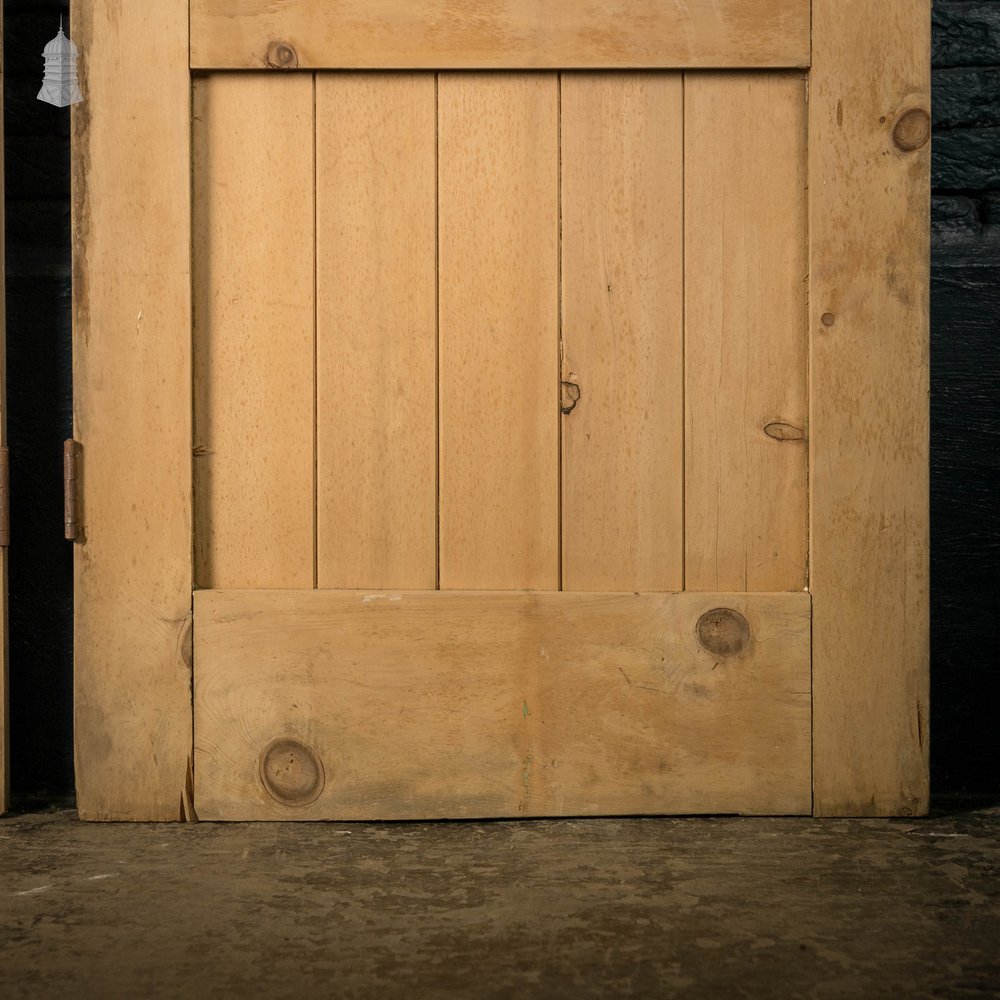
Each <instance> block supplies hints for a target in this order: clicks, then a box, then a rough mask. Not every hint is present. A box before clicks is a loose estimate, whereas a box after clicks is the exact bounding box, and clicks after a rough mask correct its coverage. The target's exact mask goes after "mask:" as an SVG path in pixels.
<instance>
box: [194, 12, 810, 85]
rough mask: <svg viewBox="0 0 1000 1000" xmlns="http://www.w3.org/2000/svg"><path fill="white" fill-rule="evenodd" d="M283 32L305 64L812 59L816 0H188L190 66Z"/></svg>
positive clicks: (213, 63)
mask: <svg viewBox="0 0 1000 1000" xmlns="http://www.w3.org/2000/svg"><path fill="white" fill-rule="evenodd" d="M276 40H280V41H281V43H283V44H284V45H286V46H287V47H288V49H289V50H290V52H291V55H287V54H285V55H283V56H282V57H281V58H280V59H279V60H278V61H279V64H280V65H287V64H292V65H297V66H299V67H300V68H309V69H324V68H327V69H338V68H342V69H572V68H578V69H587V68H589V69H639V68H670V67H692V68H693V67H732V66H741V67H758V68H763V67H774V66H807V65H808V64H809V2H808V0H686V2H684V3H664V2H662V0H599V2H596V3H588V4H580V3H578V2H577V0H548V2H545V3H542V2H540V0H493V2H490V3H482V2H481V0H378V2H375V3H373V2H371V0H342V2H340V3H338V4H337V5H336V8H335V10H334V11H331V7H330V4H329V3H327V2H326V0H284V2H283V3H281V4H275V3H273V0H192V4H191V65H192V67H195V68H199V69H259V68H261V67H264V66H268V65H271V64H273V63H274V61H275V56H274V49H273V48H271V46H272V45H273V43H274V42H275V41H276ZM269 48H270V52H271V55H270V61H269Z"/></svg>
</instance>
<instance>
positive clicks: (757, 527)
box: [685, 73, 808, 591]
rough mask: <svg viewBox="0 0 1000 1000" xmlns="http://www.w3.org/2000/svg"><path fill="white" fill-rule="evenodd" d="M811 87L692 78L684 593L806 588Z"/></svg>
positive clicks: (775, 77)
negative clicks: (808, 96) (808, 109)
mask: <svg viewBox="0 0 1000 1000" xmlns="http://www.w3.org/2000/svg"><path fill="white" fill-rule="evenodd" d="M805 140H806V84H805V80H804V79H803V78H802V77H801V76H800V75H799V74H784V73H782V74H754V73H725V74H723V73H706V74H688V75H687V76H686V78H685V206H686V207H685V248H686V249H685V254H686V256H685V269H686V270H685V274H686V281H685V287H686V292H685V300H686V320H685V326H686V332H685V382H686V412H687V416H686V443H685V464H686V488H685V520H686V543H685V544H686V586H687V588H688V589H689V590H735V591H778V590H801V589H802V588H803V587H804V586H805V585H806V549H807V537H808V536H807V481H806V480H807V469H806V460H807V456H806V445H805V436H806V406H807V403H806V379H807V350H808V349H807V336H806V329H807V312H806V310H807V304H806V290H807V285H806V281H807V274H806V269H807V235H806V219H807V212H806V141H805Z"/></svg>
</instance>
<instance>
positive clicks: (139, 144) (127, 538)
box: [72, 0, 191, 820]
mask: <svg viewBox="0 0 1000 1000" xmlns="http://www.w3.org/2000/svg"><path fill="white" fill-rule="evenodd" d="M72 36H73V38H74V41H76V43H77V44H78V45H79V48H80V52H81V59H80V68H81V78H82V79H81V83H82V87H83V92H84V94H85V95H86V98H87V99H86V101H85V102H84V103H82V104H79V105H76V106H75V107H74V108H73V153H74V155H73V248H74V261H73V263H74V269H73V317H74V318H73V326H74V331H73V333H74V335H73V346H74V351H73V354H74V390H75V391H74V411H75V435H76V437H77V439H78V440H80V441H81V442H82V445H83V476H84V481H83V490H84V493H83V500H84V506H83V527H84V532H85V537H84V539H83V540H82V544H79V545H77V546H76V560H75V564H76V571H75V600H76V626H75V627H76V634H75V694H76V699H75V730H76V781H77V807H78V809H79V812H80V815H81V816H82V817H83V818H85V819H131V820H170V819H174V820H176V819H178V818H179V817H180V816H181V814H182V809H183V802H184V799H185V796H186V794H187V791H188V780H187V779H188V774H189V766H190V764H189V761H190V754H191V652H190V649H191V617H190V613H191V338H190V329H191V311H190V286H191V275H190V252H191V235H190V234H191V229H190V195H189V190H190V139H189V137H190V126H191V121H190V80H189V72H188V5H187V2H186V0H163V2H162V3H157V4H155V5H153V4H121V3H119V2H117V0H91V2H88V3H85V4H78V5H76V6H75V7H74V11H73V31H72Z"/></svg>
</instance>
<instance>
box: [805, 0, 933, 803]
mask: <svg viewBox="0 0 1000 1000" xmlns="http://www.w3.org/2000/svg"><path fill="white" fill-rule="evenodd" d="M813 17H814V24H815V37H816V65H815V70H814V78H813V80H812V83H811V85H810V108H811V112H810V123H809V147H810V150H811V151H812V155H811V158H810V163H809V190H810V193H811V194H810V225H811V229H812V234H813V243H812V253H811V263H810V275H811V287H810V301H811V315H810V331H811V337H812V355H811V387H812V398H811V415H810V427H811V452H810V454H811V472H812V476H811V512H812V532H811V534H812V545H811V552H810V576H811V581H810V586H811V589H812V590H813V593H814V595H815V608H816V630H815V637H814V647H813V651H814V652H813V655H814V663H813V670H814V677H815V685H816V686H815V707H814V710H815V719H816V742H815V748H814V754H815V757H814V769H815V802H816V812H817V813H818V814H820V815H895V814H904V815H913V814H918V813H924V812H926V811H927V808H928V738H927V703H928V683H929V682H928V675H929V662H928V661H929V653H928V644H929V638H928V617H929V613H928V577H929V570H928V549H929V545H928V471H927V470H928V406H927V396H928V285H929V276H928V270H929V230H930V225H929V202H930V199H929V192H930V180H929V178H930V147H929V141H928V140H929V138H930V122H929V117H928V115H927V109H928V108H929V106H930V105H929V101H930V93H929V92H930V57H929V51H930V39H929V35H930V3H928V2H927V0H851V2H849V3H846V4H845V3H843V2H841V0H815V2H814V4H813ZM886 39H892V40H893V43H892V44H891V45H886ZM875 65H877V66H878V67H879V69H878V72H877V73H874V72H872V70H871V67H872V66H875Z"/></svg>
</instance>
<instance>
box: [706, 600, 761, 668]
mask: <svg viewBox="0 0 1000 1000" xmlns="http://www.w3.org/2000/svg"><path fill="white" fill-rule="evenodd" d="M697 633H698V642H700V643H701V645H702V646H703V647H704V648H705V649H706V650H708V652H710V653H711V654H712V655H713V656H723V657H724V656H735V655H736V654H737V653H740V652H742V651H743V650H744V649H746V645H747V643H748V642H749V641H750V623H749V622H748V621H747V620H746V618H744V617H743V615H741V614H740V613H739V612H738V611H734V610H733V609H732V608H714V609H713V610H711V611H706V612H705V613H704V614H703V615H702V616H701V617H700V618H699V619H698V628H697Z"/></svg>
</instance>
